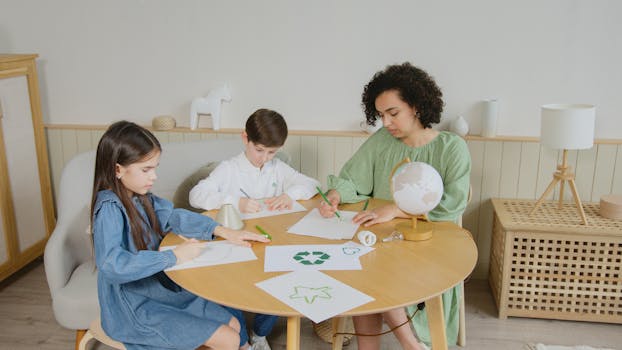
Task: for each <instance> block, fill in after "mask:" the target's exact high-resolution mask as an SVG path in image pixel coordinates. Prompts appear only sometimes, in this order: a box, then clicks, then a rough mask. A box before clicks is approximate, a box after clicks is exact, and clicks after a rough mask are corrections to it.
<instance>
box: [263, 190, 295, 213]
mask: <svg viewBox="0 0 622 350" xmlns="http://www.w3.org/2000/svg"><path fill="white" fill-rule="evenodd" d="M264 202H266V204H267V205H268V210H285V209H291V208H292V206H293V205H294V200H293V199H291V198H290V197H289V196H288V195H287V194H285V193H283V194H282V195H280V196H277V197H272V198H267V199H266V200H264Z"/></svg>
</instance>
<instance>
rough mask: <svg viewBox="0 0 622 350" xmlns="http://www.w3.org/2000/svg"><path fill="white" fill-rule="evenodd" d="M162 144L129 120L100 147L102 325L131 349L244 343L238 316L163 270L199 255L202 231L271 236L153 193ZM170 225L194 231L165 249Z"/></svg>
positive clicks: (237, 237)
mask: <svg viewBox="0 0 622 350" xmlns="http://www.w3.org/2000/svg"><path fill="white" fill-rule="evenodd" d="M160 152H161V147H160V144H159V142H158V140H157V139H156V138H155V136H153V134H151V133H150V132H149V131H148V130H146V129H144V128H142V127H140V126H138V125H136V124H134V123H130V122H126V121H121V122H117V123H115V124H113V125H111V126H110V128H108V130H107V131H106V133H105V134H104V135H103V136H102V138H101V140H100V141H99V145H98V147H97V156H96V163H95V181H94V184H93V198H92V202H91V218H92V228H93V239H94V247H95V260H96V264H97V268H98V275H97V287H98V296H99V304H100V308H101V323H102V327H103V329H104V331H106V333H107V334H108V335H109V336H110V337H111V338H113V339H115V340H118V341H120V342H122V343H124V345H125V347H126V348H127V349H128V350H132V349H196V348H198V347H200V346H202V345H204V346H207V347H210V348H214V349H237V348H238V347H239V346H240V335H239V332H240V324H239V322H238V321H237V319H236V318H235V317H232V315H231V314H230V313H229V312H228V311H227V310H225V309H224V308H223V307H222V306H220V305H218V304H215V303H213V302H210V301H208V300H205V299H202V298H200V297H197V296H196V295H194V294H191V293H189V292H188V291H186V290H184V289H182V288H181V287H179V286H178V285H176V284H175V283H174V282H173V281H171V280H170V279H169V278H168V277H167V276H166V275H165V274H164V272H163V270H164V269H166V268H169V267H172V266H174V265H176V264H179V263H183V262H185V261H188V260H190V259H192V258H194V257H196V256H198V255H199V254H200V253H201V250H202V245H201V243H200V242H199V241H198V240H197V239H203V240H211V239H212V238H213V237H214V236H220V237H222V238H224V239H227V240H229V241H231V242H233V243H236V244H240V245H244V246H250V243H249V242H248V241H260V242H267V241H268V240H267V239H266V238H264V237H263V236H261V235H258V234H255V233H252V232H247V231H236V230H231V229H227V228H225V227H223V226H220V225H219V224H218V223H216V222H215V221H213V220H212V219H211V218H209V217H207V216H203V215H200V214H197V213H192V212H190V211H186V210H184V209H174V208H173V205H172V203H171V202H169V201H167V200H165V199H162V198H159V197H157V196H155V195H153V194H151V193H150V192H149V190H150V189H151V187H152V186H153V183H154V181H155V180H156V172H155V169H156V167H157V166H158V163H159V158H160ZM169 231H173V232H175V233H178V234H180V235H183V236H186V237H189V238H190V239H188V240H187V241H186V242H184V243H182V244H180V245H178V246H177V248H175V249H173V250H168V251H162V252H160V251H158V248H159V245H160V242H161V241H162V238H163V237H164V235H165V234H166V233H167V232H169Z"/></svg>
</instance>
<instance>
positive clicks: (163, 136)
mask: <svg viewBox="0 0 622 350" xmlns="http://www.w3.org/2000/svg"><path fill="white" fill-rule="evenodd" d="M168 135H169V132H168V131H154V132H153V136H155V137H156V138H157V139H158V141H160V143H169V142H170V141H169V139H168Z"/></svg>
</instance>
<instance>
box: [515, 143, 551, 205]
mask: <svg viewBox="0 0 622 350" xmlns="http://www.w3.org/2000/svg"><path fill="white" fill-rule="evenodd" d="M519 162H520V166H519V169H518V186H517V190H516V198H525V199H534V198H536V184H537V183H538V168H539V164H540V145H539V144H538V143H535V142H521V152H520V160H519ZM551 174H552V173H551ZM551 176H552V175H551ZM537 195H540V194H537Z"/></svg>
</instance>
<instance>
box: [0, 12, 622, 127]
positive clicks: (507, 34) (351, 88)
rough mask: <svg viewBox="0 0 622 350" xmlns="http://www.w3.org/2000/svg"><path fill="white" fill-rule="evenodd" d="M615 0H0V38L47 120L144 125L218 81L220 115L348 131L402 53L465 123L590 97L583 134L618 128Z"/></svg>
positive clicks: (620, 102) (507, 121) (620, 51)
mask: <svg viewBox="0 0 622 350" xmlns="http://www.w3.org/2000/svg"><path fill="white" fill-rule="evenodd" d="M620 13H622V2H620V1H616V0H610V1H603V0H589V1H588V0H584V1H579V0H575V1H570V0H547V1H538V0H527V1H494V0H471V1H449V0H441V1H413V0H405V1H393V0H389V1H381V2H379V1H356V0H348V1H346V0H344V1H330V0H316V1H286V0H283V1H275V0H266V1H251V0H248V1H241V0H230V1H207V0H180V1H172V0H171V1H165V0H149V1H147V0H143V1H139V0H109V1H96V0H55V1H45V0H0V52H4V53H32V52H34V53H38V54H39V55H40V60H39V75H40V81H41V93H42V100H43V112H44V119H45V121H46V123H51V124H106V123H109V122H112V121H115V120H118V119H121V118H126V119H130V120H133V121H136V122H139V123H142V124H149V123H150V122H151V119H152V118H153V117H154V116H155V115H161V114H172V115H174V116H175V117H176V118H177V120H178V125H188V124H189V117H188V114H189V103H190V100H191V99H192V98H193V97H196V96H201V95H205V94H206V93H207V92H208V91H209V90H210V89H211V88H214V87H217V86H219V85H221V84H223V83H229V84H230V86H231V87H232V93H233V100H232V101H231V103H226V104H225V105H224V111H223V122H222V127H225V128H240V127H242V125H243V123H244V121H245V120H246V117H247V116H248V115H249V114H250V113H251V112H252V111H253V110H255V109H256V108H259V107H269V108H274V109H276V110H278V111H280V112H281V113H283V114H284V116H285V117H286V119H287V120H288V123H289V125H290V129H296V130H300V129H304V130H355V129H357V128H358V121H359V120H361V119H362V112H361V108H360V94H361V91H362V88H363V85H364V84H365V83H367V81H368V80H369V78H370V77H371V75H372V74H373V73H374V72H376V71H377V70H379V69H381V68H383V67H384V66H385V65H387V64H391V63H397V62H403V61H407V60H408V61H411V62H413V63H414V64H416V65H419V66H421V67H423V68H424V69H426V70H427V71H428V72H430V73H431V74H432V75H433V76H434V77H435V78H436V80H437V82H438V83H439V85H440V86H441V88H442V89H443V91H444V94H445V101H446V108H445V113H444V121H445V122H444V123H446V122H447V121H448V120H451V119H453V118H454V117H456V116H457V115H459V114H463V115H464V116H465V117H466V119H467V120H468V121H469V122H470V124H471V129H472V131H473V132H474V133H475V134H477V133H478V132H479V112H480V109H481V106H480V105H481V103H480V101H481V100H482V99H485V98H490V97H496V98H499V100H500V121H499V126H498V134H501V135H522V136H538V135H539V118H540V111H539V106H540V105H542V104H545V103H558V102H571V103H592V104H595V105H596V106H597V120H596V123H597V125H596V137H598V138H618V139H619V138H622V122H620V120H621V118H620V116H619V111H620V110H622V99H621V98H620V97H619V96H618V94H619V92H620V85H621V83H622V70H621V69H619V64H620V62H622V39H621V38H622V36H621V35H620V34H621V33H622V22H621V21H620V20H619V19H618V18H616V17H617V16H619V14H620Z"/></svg>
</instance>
